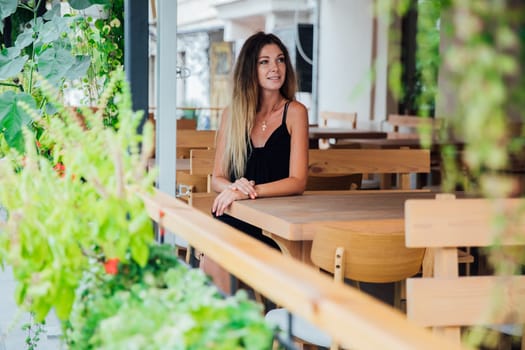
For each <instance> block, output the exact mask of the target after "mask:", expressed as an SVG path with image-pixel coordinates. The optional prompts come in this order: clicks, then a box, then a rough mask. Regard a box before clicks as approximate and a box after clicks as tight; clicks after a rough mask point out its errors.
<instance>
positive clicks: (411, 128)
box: [387, 114, 433, 139]
mask: <svg viewBox="0 0 525 350" xmlns="http://www.w3.org/2000/svg"><path fill="white" fill-rule="evenodd" d="M387 122H388V124H389V125H391V126H392V132H389V133H388V135H387V138H389V139H396V138H405V139H406V138H409V139H418V138H419V133H418V128H422V127H429V128H432V127H433V119H431V118H426V117H418V116H413V115H396V114H390V115H389V116H388V118H387Z"/></svg>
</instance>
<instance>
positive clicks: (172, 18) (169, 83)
mask: <svg viewBox="0 0 525 350" xmlns="http://www.w3.org/2000/svg"><path fill="white" fill-rule="evenodd" d="M157 15H158V18H157V114H156V117H157V120H156V128H157V130H156V135H157V137H156V156H155V158H156V165H157V167H158V168H159V177H158V181H157V186H158V188H159V190H160V191H162V192H164V193H167V194H169V195H172V196H175V193H176V185H175V184H176V178H175V177H176V175H175V174H176V145H177V124H176V118H175V116H176V110H177V109H176V108H177V103H176V96H177V93H176V91H177V72H176V66H177V40H176V33H177V1H173V0H158V1H157ZM171 237H173V236H172V235H167V236H166V242H167V241H168V239H169V238H171ZM169 243H174V242H173V241H172V239H170V242H169ZM177 244H180V243H179V241H178V240H177Z"/></svg>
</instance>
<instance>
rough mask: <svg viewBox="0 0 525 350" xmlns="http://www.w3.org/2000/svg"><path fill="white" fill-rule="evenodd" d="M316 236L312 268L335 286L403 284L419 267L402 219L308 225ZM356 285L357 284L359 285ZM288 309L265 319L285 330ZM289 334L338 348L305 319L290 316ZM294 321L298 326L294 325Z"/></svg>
mask: <svg viewBox="0 0 525 350" xmlns="http://www.w3.org/2000/svg"><path fill="white" fill-rule="evenodd" d="M311 228H312V230H315V232H316V234H315V237H314V240H313V243H312V250H311V258H312V262H313V263H314V265H315V266H317V267H319V268H320V269H321V270H323V271H326V272H329V273H331V274H333V276H334V279H335V281H336V282H337V283H343V282H344V280H345V279H351V280H353V281H356V282H372V283H386V282H404V281H405V279H406V278H408V277H411V276H413V275H415V274H417V273H418V272H419V271H420V268H421V262H422V260H423V255H424V251H425V249H424V248H415V249H413V248H412V249H410V248H407V247H406V246H405V233H404V220H402V219H392V220H388V222H381V221H361V222H354V223H351V224H350V223H348V222H332V223H322V222H319V223H315V224H311ZM358 286H359V285H358ZM396 286H398V288H396V296H395V301H396V307H398V308H400V305H401V304H400V299H401V298H400V293H401V288H400V286H401V283H396ZM287 316H288V315H287V310H286V309H275V310H272V311H270V312H269V313H268V314H267V316H266V319H267V320H268V321H269V322H272V323H274V324H277V325H278V326H279V327H280V328H281V329H283V330H285V331H287V330H288V326H287V322H286V321H287V318H288V317H287ZM292 319H293V320H292V324H293V325H292V330H293V332H292V334H294V336H295V337H296V338H298V339H300V340H303V341H306V342H307V343H310V344H314V345H318V346H324V347H331V349H337V348H338V347H337V344H331V339H330V337H328V336H327V335H326V334H324V333H323V332H320V331H319V330H317V329H316V328H315V327H314V326H312V325H311V324H309V323H308V322H306V321H305V320H303V319H301V318H299V317H294V316H292ZM296 322H297V325H296Z"/></svg>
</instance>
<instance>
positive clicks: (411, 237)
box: [405, 198, 525, 247]
mask: <svg viewBox="0 0 525 350" xmlns="http://www.w3.org/2000/svg"><path fill="white" fill-rule="evenodd" d="M524 205H525V200H523V199H503V200H494V201H492V200H487V199H483V198H479V199H456V200H447V201H439V200H425V199H417V200H407V201H406V203H405V218H406V243H407V246H409V247H462V246H474V247H475V246H488V245H491V244H493V243H494V240H495V237H496V236H497V230H495V229H494V221H493V220H494V215H495V214H497V213H502V214H505V213H506V217H507V218H508V217H511V213H516V212H517V210H518V208H520V207H521V208H523V206H524ZM519 217H520V220H519V222H509V223H508V224H509V225H510V226H509V230H508V233H511V234H506V235H505V236H503V237H499V238H498V242H500V243H501V244H507V245H512V244H525V217H524V216H523V215H519Z"/></svg>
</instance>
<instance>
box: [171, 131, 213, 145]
mask: <svg viewBox="0 0 525 350" xmlns="http://www.w3.org/2000/svg"><path fill="white" fill-rule="evenodd" d="M177 147H184V148H213V147H215V131H214V130H187V129H181V130H177Z"/></svg>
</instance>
